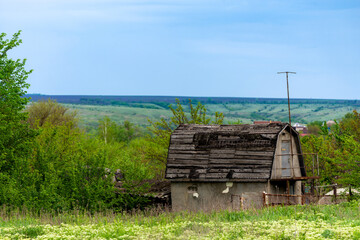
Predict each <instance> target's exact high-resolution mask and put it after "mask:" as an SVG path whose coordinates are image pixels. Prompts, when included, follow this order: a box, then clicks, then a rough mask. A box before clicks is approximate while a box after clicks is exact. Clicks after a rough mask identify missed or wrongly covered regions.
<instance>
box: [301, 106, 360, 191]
mask: <svg viewBox="0 0 360 240" xmlns="http://www.w3.org/2000/svg"><path fill="white" fill-rule="evenodd" d="M314 125H315V126H318V131H317V132H316V133H315V134H314V135H309V136H305V137H303V138H302V139H301V142H302V147H303V151H304V152H308V153H317V154H318V156H319V170H320V177H321V178H320V183H321V184H335V183H338V184H342V185H344V186H349V185H351V186H354V187H360V131H359V129H360V114H359V113H358V112H357V111H355V110H354V111H353V112H352V113H348V114H346V115H345V116H344V117H343V118H342V119H341V120H340V121H339V123H336V124H335V125H333V126H331V128H330V127H327V126H326V123H323V124H321V125H320V124H317V125H316V124H314ZM306 166H307V169H308V174H309V175H310V176H311V175H312V171H313V164H312V159H310V158H307V163H306ZM315 172H316V170H315Z"/></svg>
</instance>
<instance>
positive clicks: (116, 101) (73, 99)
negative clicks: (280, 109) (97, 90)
mask: <svg viewBox="0 0 360 240" xmlns="http://www.w3.org/2000/svg"><path fill="white" fill-rule="evenodd" d="M26 97H31V100H32V101H38V100H41V99H48V98H50V99H54V100H56V101H57V102H59V103H68V104H84V105H127V104H129V103H170V104H171V103H174V102H175V99H176V98H178V99H179V100H180V102H187V101H188V99H191V100H192V101H194V102H197V101H199V102H201V103H203V104H234V103H255V104H287V98H242V97H184V96H107V95H104V96H100V95H42V94H27V95H26ZM290 101H291V103H293V104H344V105H351V106H355V105H356V106H360V100H343V99H310V98H292V99H291V100H290Z"/></svg>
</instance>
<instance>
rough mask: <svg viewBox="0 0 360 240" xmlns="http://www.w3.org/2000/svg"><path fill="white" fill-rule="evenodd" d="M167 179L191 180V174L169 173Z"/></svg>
mask: <svg viewBox="0 0 360 240" xmlns="http://www.w3.org/2000/svg"><path fill="white" fill-rule="evenodd" d="M166 178H168V179H171V178H189V174H182V173H169V174H166Z"/></svg>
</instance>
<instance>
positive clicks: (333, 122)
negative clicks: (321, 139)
mask: <svg viewBox="0 0 360 240" xmlns="http://www.w3.org/2000/svg"><path fill="white" fill-rule="evenodd" d="M335 124H336V122H335V121H333V120H329V121H327V122H326V126H327V127H328V128H329V129H330V128H331V126H332V125H335Z"/></svg>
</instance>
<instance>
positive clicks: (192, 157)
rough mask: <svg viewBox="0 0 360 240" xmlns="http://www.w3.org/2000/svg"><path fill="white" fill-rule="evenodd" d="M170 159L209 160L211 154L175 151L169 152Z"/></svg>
mask: <svg viewBox="0 0 360 240" xmlns="http://www.w3.org/2000/svg"><path fill="white" fill-rule="evenodd" d="M168 159H173V160H175V159H179V160H180V159H181V160H182V159H185V160H186V159H189V160H197V159H199V160H208V159H209V155H207V154H174V153H169V154H168Z"/></svg>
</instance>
